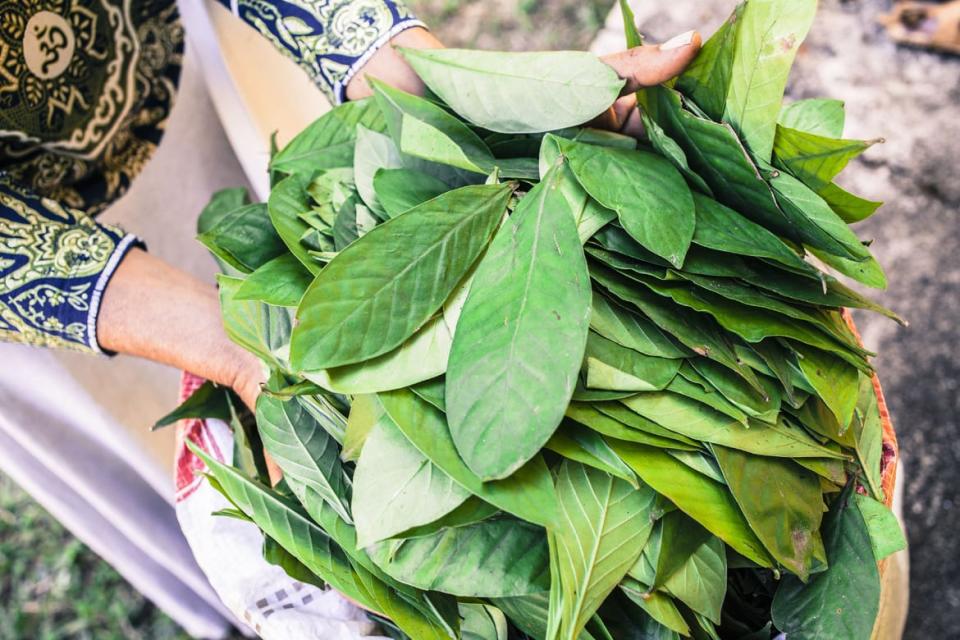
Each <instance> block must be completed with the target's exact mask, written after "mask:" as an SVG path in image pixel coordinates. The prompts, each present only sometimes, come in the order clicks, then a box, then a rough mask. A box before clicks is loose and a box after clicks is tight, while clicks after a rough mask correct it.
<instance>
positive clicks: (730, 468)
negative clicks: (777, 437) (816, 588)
mask: <svg viewBox="0 0 960 640" xmlns="http://www.w3.org/2000/svg"><path fill="white" fill-rule="evenodd" d="M713 452H714V455H715V456H716V458H717V461H718V462H719V463H720V469H721V470H722V471H723V477H724V478H725V479H726V481H727V486H729V487H730V492H731V493H732V494H733V497H734V498H735V499H736V501H737V504H739V505H740V509H741V511H743V514H744V515H745V516H746V518H747V522H749V523H750V527H751V528H752V529H753V530H754V532H756V534H757V536H758V537H759V538H760V540H761V541H763V544H764V546H765V547H766V548H767V549H768V550H769V551H770V554H771V555H772V556H773V557H774V558H775V559H776V560H777V562H779V563H780V564H782V565H783V566H784V567H786V568H787V569H789V570H790V571H791V572H792V573H794V574H796V575H798V576H800V578H801V579H802V580H806V579H807V577H808V576H809V575H810V570H811V568H812V565H813V563H814V557H815V555H817V554H818V553H819V552H818V549H820V548H821V547H822V544H823V542H822V541H821V540H820V521H821V519H822V518H823V499H822V498H821V497H820V480H819V478H817V476H816V475H814V474H813V473H812V472H810V471H807V470H806V469H803V468H801V467H800V466H799V465H796V464H794V463H793V462H792V461H791V460H779V459H776V458H765V457H761V456H754V455H750V454H748V453H743V452H742V451H737V450H735V449H727V448H724V447H714V448H713ZM820 555H822V554H820Z"/></svg>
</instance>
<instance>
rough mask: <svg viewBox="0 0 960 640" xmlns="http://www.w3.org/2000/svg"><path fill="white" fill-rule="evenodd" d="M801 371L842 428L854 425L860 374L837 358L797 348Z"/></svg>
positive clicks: (802, 347) (808, 349)
mask: <svg viewBox="0 0 960 640" xmlns="http://www.w3.org/2000/svg"><path fill="white" fill-rule="evenodd" d="M793 347H794V350H795V351H796V353H797V355H798V358H797V361H798V362H799V364H800V370H801V371H803V375H804V376H805V377H806V379H807V380H808V381H809V382H810V384H811V385H812V386H813V388H814V389H815V390H816V392H817V395H818V396H820V397H821V398H822V399H823V401H824V402H825V403H826V404H827V406H828V407H829V408H830V410H831V411H832V412H833V415H835V416H836V417H837V420H838V422H839V423H840V425H841V427H845V426H846V425H848V424H850V420H851V419H852V418H853V411H854V409H855V408H856V406H857V393H858V389H859V373H858V372H857V370H856V369H855V368H854V367H852V366H850V365H849V364H848V363H846V362H844V361H843V360H841V359H840V358H838V357H836V356H835V355H833V354H830V353H827V352H825V351H821V350H819V349H811V348H809V347H807V346H804V345H793Z"/></svg>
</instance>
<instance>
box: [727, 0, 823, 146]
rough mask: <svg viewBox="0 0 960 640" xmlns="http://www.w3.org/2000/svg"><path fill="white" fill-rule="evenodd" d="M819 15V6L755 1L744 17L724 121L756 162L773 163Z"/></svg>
mask: <svg viewBox="0 0 960 640" xmlns="http://www.w3.org/2000/svg"><path fill="white" fill-rule="evenodd" d="M816 11H817V3H816V1H815V0H801V1H799V2H795V3H792V4H791V5H790V10H789V11H787V10H786V9H785V7H784V6H783V4H782V2H780V1H779V0H750V2H747V3H746V7H745V8H744V9H743V12H742V14H741V15H740V16H739V20H738V21H737V22H738V26H737V35H736V50H735V53H734V56H733V63H732V65H731V70H730V81H729V82H730V86H729V89H728V91H727V104H726V107H725V108H724V114H723V119H724V120H725V121H726V122H729V123H730V124H731V125H732V126H733V128H734V129H735V130H736V131H737V133H738V134H740V138H741V139H742V140H743V142H744V144H745V145H746V146H747V147H748V148H749V149H750V151H751V152H752V153H753V155H754V157H756V158H758V159H760V160H764V161H766V160H769V159H770V152H771V150H772V149H773V138H774V133H775V130H776V126H777V117H778V116H779V115H780V104H781V100H782V99H783V91H784V88H785V87H786V85H787V76H788V75H789V73H790V67H791V66H792V65H793V59H794V57H795V56H796V54H797V49H799V48H800V44H801V43H802V42H803V39H804V38H805V37H806V36H807V31H809V30H810V25H811V24H812V23H813V17H814V14H815V13H816Z"/></svg>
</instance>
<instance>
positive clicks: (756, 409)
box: [690, 358, 781, 424]
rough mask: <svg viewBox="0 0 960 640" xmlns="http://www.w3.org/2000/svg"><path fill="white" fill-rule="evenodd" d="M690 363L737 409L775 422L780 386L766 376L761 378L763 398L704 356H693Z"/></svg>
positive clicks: (763, 419) (754, 416) (778, 412)
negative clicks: (763, 391) (764, 392)
mask: <svg viewBox="0 0 960 640" xmlns="http://www.w3.org/2000/svg"><path fill="white" fill-rule="evenodd" d="M690 364H691V365H692V366H693V368H694V369H696V371H697V373H699V374H701V375H702V376H703V377H704V378H705V379H706V381H707V383H708V384H709V385H710V386H711V388H713V389H716V390H717V391H719V392H720V394H721V395H722V396H723V397H724V398H726V399H727V400H729V401H730V402H731V403H733V405H734V406H736V407H737V408H738V409H740V410H742V411H743V412H744V413H746V414H747V415H749V416H750V417H752V418H756V419H757V420H761V421H762V422H766V423H768V424H776V422H777V417H778V415H779V414H780V402H781V400H780V387H779V386H778V385H776V384H774V383H773V382H772V381H771V380H769V379H768V378H761V379H760V381H761V383H762V384H763V385H764V390H765V391H766V394H767V397H766V398H763V397H761V396H760V395H759V394H757V392H756V391H755V390H754V389H752V388H751V387H749V386H748V385H746V384H745V383H744V382H743V381H742V380H741V379H740V378H737V377H736V376H734V375H732V374H731V373H730V370H729V369H726V368H725V367H721V366H720V365H718V364H716V363H714V362H713V361H711V360H707V359H706V358H694V359H691V360H690Z"/></svg>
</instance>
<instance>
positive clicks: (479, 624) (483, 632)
mask: <svg viewBox="0 0 960 640" xmlns="http://www.w3.org/2000/svg"><path fill="white" fill-rule="evenodd" d="M460 615H461V617H462V618H463V621H462V622H461V625H460V631H461V633H462V636H461V637H462V640H507V633H508V627H507V618H506V616H504V615H503V611H501V610H500V609H498V608H496V607H494V606H493V605H489V604H469V603H464V602H461V603H460Z"/></svg>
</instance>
